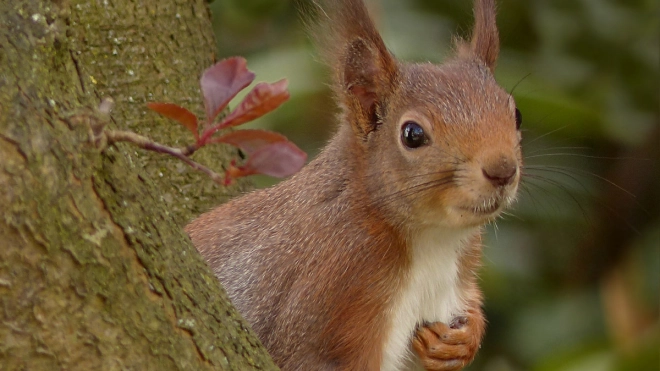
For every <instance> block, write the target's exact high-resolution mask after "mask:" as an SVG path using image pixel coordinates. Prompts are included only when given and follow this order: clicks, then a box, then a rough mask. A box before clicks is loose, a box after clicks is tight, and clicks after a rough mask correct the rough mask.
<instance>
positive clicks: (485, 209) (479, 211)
mask: <svg viewBox="0 0 660 371" xmlns="http://www.w3.org/2000/svg"><path fill="white" fill-rule="evenodd" d="M500 205H501V202H500V201H497V200H489V201H484V202H483V204H481V205H477V206H467V207H461V209H463V210H466V211H469V212H471V213H472V214H475V215H478V216H488V215H491V214H494V213H496V212H497V211H499V210H500Z"/></svg>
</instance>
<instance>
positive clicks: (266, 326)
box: [186, 0, 522, 370]
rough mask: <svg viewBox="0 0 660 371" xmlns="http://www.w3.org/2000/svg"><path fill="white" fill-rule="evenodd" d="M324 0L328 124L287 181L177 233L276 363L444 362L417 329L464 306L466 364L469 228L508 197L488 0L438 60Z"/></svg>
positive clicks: (451, 317)
mask: <svg viewBox="0 0 660 371" xmlns="http://www.w3.org/2000/svg"><path fill="white" fill-rule="evenodd" d="M327 3H328V4H326V6H325V7H324V9H323V11H321V12H320V15H321V17H325V18H326V19H325V20H322V21H321V22H322V23H324V24H325V26H324V27H322V28H321V30H322V31H320V32H319V33H318V34H319V35H321V36H320V37H319V38H320V39H322V40H323V41H322V43H321V44H322V45H324V46H326V49H325V53H326V54H325V56H326V58H327V60H328V61H329V64H330V66H331V67H332V70H333V73H334V85H333V88H334V92H335V95H336V99H337V102H338V103H339V106H340V107H341V109H342V113H341V115H340V117H339V121H340V125H339V129H338V131H337V133H336V134H335V136H334V137H333V138H332V139H331V141H330V143H329V144H328V145H327V146H326V147H325V148H324V149H323V150H322V152H321V153H320V154H319V156H318V157H317V158H316V159H314V160H313V161H312V162H311V163H310V164H308V165H307V166H306V167H305V168H304V169H303V170H301V172H299V173H298V174H296V175H295V176H293V177H292V178H291V179H289V180H287V181H284V182H282V183H280V184H278V185H276V186H274V187H272V188H269V189H265V190H258V191H254V192H251V193H249V194H246V195H244V196H242V197H240V198H237V199H234V200H232V201H230V202H228V203H227V204H225V205H222V206H220V207H218V208H216V209H214V210H212V211H210V212H208V213H206V214H204V215H202V216H200V217H199V218H198V219H196V220H194V221H193V222H192V223H191V224H190V225H188V226H187V227H186V231H187V232H188V233H189V235H190V237H191V239H192V241H193V243H194V244H195V246H196V248H197V249H198V250H199V251H200V253H201V254H202V255H203V256H204V257H205V258H206V260H207V261H208V263H209V264H210V266H211V268H212V269H213V271H214V272H215V274H216V275H217V276H218V278H219V280H220V281H221V282H222V284H223V286H224V287H225V289H226V290H227V292H228V294H229V297H230V298H231V299H232V302H233V303H234V305H235V306H236V307H237V308H238V310H239V311H240V312H241V313H242V314H243V316H244V317H245V318H246V320H247V321H248V322H249V323H250V324H251V325H252V327H253V329H254V330H255V331H256V333H257V334H258V336H259V338H260V339H261V341H262V342H263V343H264V345H265V346H266V348H267V349H268V350H269V352H270V353H271V355H272V356H273V358H274V359H275V361H276V362H277V364H278V365H279V366H280V367H281V368H282V369H284V370H331V369H332V370H335V369H336V370H378V369H383V370H386V369H387V370H390V369H391V370H398V369H403V368H404V367H407V366H408V365H410V364H411V363H412V362H415V361H417V362H420V363H422V364H423V365H424V367H426V368H427V369H449V368H434V366H433V365H437V364H438V363H437V362H435V361H437V357H436V356H435V355H434V353H433V351H432V349H436V348H437V347H433V346H430V345H429V340H428V339H429V338H428V337H425V336H426V335H427V334H426V333H425V332H423V330H424V329H425V328H426V326H427V324H433V323H439V324H445V327H446V328H447V331H449V329H450V327H451V328H453V329H457V328H460V327H461V326H463V325H464V324H465V323H468V321H467V320H465V321H464V320H462V319H460V318H469V326H467V325H466V326H467V327H465V328H466V329H469V331H467V330H465V329H463V330H461V331H463V333H468V332H469V334H468V335H469V336H468V335H465V338H466V339H469V341H467V340H466V341H465V344H464V345H465V347H467V348H466V349H468V350H467V351H463V350H461V351H460V352H458V351H455V352H458V353H461V354H462V353H466V355H462V356H456V357H458V358H456V359H458V360H459V361H460V364H465V363H467V362H469V361H471V359H472V357H473V356H474V353H475V352H476V349H477V348H478V345H479V342H480V340H481V337H482V334H483V331H484V323H485V321H484V319H483V314H482V311H481V309H480V307H481V300H482V299H481V293H480V291H479V289H478V286H477V284H476V277H475V270H476V269H477V268H478V264H479V257H480V233H481V227H482V226H483V225H484V224H485V223H487V222H489V221H491V220H493V219H495V218H496V217H497V216H498V215H499V213H500V212H501V211H502V210H503V209H504V208H506V207H507V206H508V205H509V204H510V203H511V202H512V201H513V199H514V197H515V193H516V190H517V185H518V180H519V177H520V170H519V169H520V166H521V164H522V159H521V154H520V147H519V141H520V133H519V131H518V127H519V121H520V114H519V112H518V111H517V109H516V106H515V102H514V101H513V98H512V97H511V96H510V95H509V94H508V93H506V92H505V91H504V90H502V89H501V88H500V87H499V86H498V85H497V83H496V82H495V80H494V78H493V75H492V71H493V70H494V68H495V62H496V59H497V54H498V51H499V41H498V35H497V28H496V25H495V5H494V1H493V0H477V1H476V3H475V18H476V19H475V27H474V29H473V33H472V38H471V41H470V42H469V43H468V42H464V41H460V40H459V41H457V55H456V56H455V57H454V58H452V59H451V60H449V61H448V62H446V63H445V64H443V65H439V66H438V65H433V64H430V63H422V64H406V63H402V62H399V61H397V60H396V59H395V58H394V57H393V56H392V54H391V53H390V52H389V51H388V50H387V48H386V47H385V44H384V43H383V41H382V39H381V38H380V36H379V34H378V32H377V31H376V29H375V27H374V25H373V22H372V21H371V19H370V18H369V16H368V13H367V10H366V8H365V7H364V5H363V4H362V1H359V0H340V1H333V2H327ZM457 318H459V319H460V320H458V321H457V320H456V319H457ZM456 323H460V324H459V325H456ZM450 324H454V325H456V327H452V326H454V325H451V326H450ZM432 328H434V329H436V330H434V331H436V333H437V332H438V331H440V330H437V329H438V328H439V327H438V326H435V327H432ZM464 330H465V331H464ZM456 331H458V330H456ZM452 334H453V333H452ZM452 336H454V335H452ZM440 338H441V337H440ZM420 344H422V345H420ZM412 347H414V349H415V354H416V356H414V355H413V353H412ZM452 349H453V348H452ZM461 349H463V348H461ZM450 353H451V352H450ZM467 353H469V354H467ZM452 354H453V353H452ZM434 357H435V358H434ZM452 360H453V358H452V359H450V360H449V361H448V362H454V361H452ZM459 361H455V362H459Z"/></svg>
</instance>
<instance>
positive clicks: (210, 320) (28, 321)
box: [0, 0, 275, 370]
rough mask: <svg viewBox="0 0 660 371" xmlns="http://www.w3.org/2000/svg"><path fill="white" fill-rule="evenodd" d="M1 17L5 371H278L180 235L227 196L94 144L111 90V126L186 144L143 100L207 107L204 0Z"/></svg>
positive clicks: (88, 5)
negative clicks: (202, 91)
mask: <svg viewBox="0 0 660 371" xmlns="http://www.w3.org/2000/svg"><path fill="white" fill-rule="evenodd" d="M0 24H2V25H3V27H0V190H1V191H0V215H1V219H0V370H59V369H69V370H127V369H133V370H211V369H213V370H220V369H222V370H225V369H227V370H229V369H235V370H245V369H273V368H275V366H274V365H273V364H272V362H271V361H270V359H269V357H268V355H267V354H266V353H265V352H264V351H263V348H262V347H261V345H260V343H259V341H258V340H257V339H256V338H255V337H254V336H253V334H252V333H251V331H250V330H249V328H248V327H247V325H246V324H245V322H244V321H243V320H242V319H241V318H240V316H239V315H238V314H237V313H236V312H235V310H234V309H233V308H231V306H230V305H229V304H228V300H227V297H226V295H225V294H224V292H223V291H222V289H221V287H220V285H219V283H218V282H217V280H216V278H215V277H214V276H213V274H212V273H211V272H210V271H209V269H208V267H207V266H206V265H205V263H204V262H203V261H202V259H201V257H200V256H199V255H198V254H197V252H196V251H195V249H194V247H192V245H191V244H190V242H189V240H188V238H187V237H186V236H185V234H184V233H183V232H182V230H181V226H182V224H183V223H185V221H186V220H187V219H189V218H190V217H191V216H192V215H193V214H195V213H198V212H199V210H201V209H203V208H205V207H206V208H207V207H210V206H212V204H213V203H218V202H219V200H216V201H211V199H212V198H213V197H214V196H213V194H219V193H222V192H224V191H223V190H222V189H220V188H218V187H216V186H214V185H213V183H211V182H210V181H209V180H206V179H203V180H202V178H197V177H198V174H196V173H195V172H193V171H188V169H185V168H183V166H182V165H180V164H178V163H177V162H176V161H170V160H169V159H167V160H165V159H161V158H159V157H152V156H148V155H146V154H144V153H143V152H140V151H136V150H135V149H133V148H131V147H129V146H117V147H109V148H105V149H99V148H96V147H95V146H94V144H93V143H92V142H91V141H90V135H89V134H90V128H89V123H90V122H91V121H94V120H98V119H100V118H98V117H97V115H96V114H95V112H94V109H93V107H95V106H97V105H98V103H99V101H100V98H101V97H105V96H111V97H113V98H114V99H115V101H116V102H117V105H116V109H115V111H114V112H113V116H112V121H113V123H112V124H111V126H115V127H117V126H119V127H122V128H125V129H132V130H135V131H140V132H142V133H144V134H147V135H149V136H151V137H154V138H156V139H157V140H159V141H163V142H165V143H169V144H176V142H177V140H183V139H182V138H184V137H185V133H184V131H183V130H181V128H178V127H176V126H174V125H172V124H171V123H168V122H164V121H162V120H159V119H157V118H156V116H155V115H151V114H148V113H146V110H145V105H144V103H145V102H146V101H171V102H176V103H180V104H185V105H186V106H191V107H194V106H195V105H197V106H200V105H201V103H200V102H201V99H200V97H199V90H198V85H197V80H198V76H199V75H200V73H201V71H202V70H203V69H204V68H206V67H208V66H209V65H211V64H212V62H213V58H214V57H213V48H214V42H213V38H212V34H211V29H210V23H209V15H208V10H207V8H206V5H205V3H204V1H202V0H199V1H187V0H186V1H177V0H164V1H158V2H148V1H143V2H139V1H130V0H118V1H104V0H99V1H85V2H76V1H67V0H61V1H54V2H47V1H40V0H14V1H3V2H0ZM198 111H199V110H198ZM204 155H206V156H209V157H212V158H213V159H214V160H215V161H216V162H218V163H219V161H220V160H225V161H226V160H227V158H228V155H229V153H228V152H215V153H210V152H209V153H207V154H202V156H204ZM202 161H203V160H202ZM160 173H162V174H163V176H162V178H161V176H160ZM154 175H156V176H154ZM186 198H187V199H186Z"/></svg>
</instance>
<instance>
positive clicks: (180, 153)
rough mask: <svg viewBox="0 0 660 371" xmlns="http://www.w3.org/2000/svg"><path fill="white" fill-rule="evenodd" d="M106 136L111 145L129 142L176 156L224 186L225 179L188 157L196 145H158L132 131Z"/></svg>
mask: <svg viewBox="0 0 660 371" xmlns="http://www.w3.org/2000/svg"><path fill="white" fill-rule="evenodd" d="M104 134H105V137H106V138H107V139H108V143H109V144H113V143H118V142H129V143H132V144H134V145H136V146H138V147H140V148H143V149H146V150H149V151H154V152H158V153H164V154H168V155H170V156H174V157H176V158H178V159H180V160H181V161H183V162H185V163H186V164H188V165H190V167H192V168H193V169H196V170H199V171H201V172H203V173H205V174H206V175H208V176H209V177H210V178H211V179H212V180H213V181H214V182H216V183H218V184H220V185H224V178H223V177H222V176H221V175H219V174H218V173H216V172H214V171H213V170H211V169H209V168H208V167H206V166H204V165H202V164H200V163H197V162H195V161H193V160H192V159H190V157H188V156H190V155H191V154H193V153H194V152H195V151H196V150H197V149H198V147H197V146H196V145H195V144H191V145H189V146H188V147H184V148H173V147H168V146H165V145H162V144H160V143H156V142H154V141H152V140H151V139H149V138H147V137H144V136H142V135H139V134H135V133H133V132H130V131H121V130H105V131H104Z"/></svg>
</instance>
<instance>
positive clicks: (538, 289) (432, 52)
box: [211, 0, 660, 371]
mask: <svg viewBox="0 0 660 371" xmlns="http://www.w3.org/2000/svg"><path fill="white" fill-rule="evenodd" d="M370 5H371V7H372V8H373V13H374V14H375V18H376V19H377V23H378V24H379V26H380V28H381V30H382V34H383V37H384V39H385V41H386V43H387V44H388V46H389V48H390V49H391V50H392V51H393V52H394V53H395V54H396V55H397V56H398V57H399V58H401V59H404V60H412V61H427V60H428V61H433V62H441V61H442V60H443V58H445V57H446V56H447V55H449V54H450V53H451V42H450V40H451V35H452V34H455V33H458V34H459V35H463V36H467V34H468V31H469V29H470V26H471V22H472V14H471V2H470V1H466V0H416V1H404V0H375V1H372V2H371V4H370ZM211 8H212V11H213V14H214V24H215V28H216V30H217V36H218V43H219V45H218V47H219V50H220V56H221V57H227V56H231V55H243V56H245V57H246V58H247V59H248V65H249V66H250V68H251V69H253V70H254V71H255V72H256V73H257V80H258V81H264V80H265V81H271V82H272V81H275V80H277V79H280V78H282V77H286V78H288V79H289V81H290V90H291V93H292V99H291V101H290V102H288V103H287V104H285V105H284V106H283V107H281V108H280V109H278V111H276V112H275V113H274V114H271V115H269V116H268V117H265V118H263V119H261V120H260V121H258V122H256V123H255V124H254V126H259V127H267V128H269V129H272V130H276V131H279V132H282V133H284V134H286V135H287V136H288V137H289V138H290V139H291V140H293V141H294V142H296V143H297V144H298V145H299V146H300V147H301V148H303V149H304V150H306V151H307V152H308V153H309V154H310V156H313V155H315V154H316V153H317V152H318V149H319V148H320V147H322V146H323V144H324V143H325V141H326V140H327V139H328V137H329V136H330V135H331V134H332V132H333V130H334V128H335V122H334V114H335V112H336V109H335V106H334V103H333V102H332V101H331V98H330V94H329V91H328V89H327V87H326V84H327V81H328V73H327V71H326V70H325V67H324V65H323V63H322V62H320V61H316V60H315V59H314V51H313V50H314V49H313V46H312V45H311V44H310V42H309V41H308V39H307V37H306V35H305V33H304V30H303V29H304V27H303V25H302V23H301V22H300V21H299V19H298V14H297V11H296V7H295V5H294V4H293V2H291V1H286V0H216V1H215V2H213V3H212V4H211ZM658 10H659V6H658V2H657V1H655V0H632V1H630V0H626V1H624V0H534V1H529V0H501V1H499V15H498V24H499V27H500V32H501V40H502V52H501V57H500V60H499V66H498V70H497V74H496V77H497V79H498V81H499V82H500V83H501V85H502V86H504V87H505V88H506V89H509V90H513V94H514V96H515V98H516V101H517V103H518V106H519V108H520V110H521V111H522V114H523V116H524V122H523V127H524V136H525V141H524V142H523V146H524V152H525V154H526V171H525V172H526V173H527V175H526V177H525V181H524V184H523V187H522V189H521V195H520V196H521V197H520V200H519V201H518V203H517V204H516V205H515V207H514V208H513V209H512V210H511V211H510V212H509V213H508V214H507V215H506V216H505V217H504V218H502V220H500V221H499V222H497V225H491V226H489V227H488V236H487V241H486V242H487V247H486V249H485V260H484V268H483V271H482V273H481V278H482V287H483V288H484V291H485V295H486V305H485V310H486V312H487V317H488V319H489V322H490V324H489V329H488V333H487V337H486V339H485V342H484V345H483V348H482V350H481V352H480V354H479V356H478V359H477V360H476V361H475V363H474V364H473V365H472V366H471V367H470V369H471V370H488V371H499V370H502V371H504V370H539V371H546V370H547V371H549V370H567V371H568V370H584V371H592V370H593V371H600V370H603V371H604V370H621V371H623V370H625V371H628V370H658V369H659V367H660V356H659V349H660V331H659V330H660V324H659V321H658V304H659V302H660V257H659V248H660V212H659V204H660V184H659V183H660V181H659V179H660V177H659V174H658V158H659V153H660V151H659V148H660V140H659V136H660V113H659V110H658V104H659V102H660V99H659V86H660V85H659V71H658V69H659V60H660V57H659V56H660V50H659V45H660V43H659V32H660V31H659V29H658V25H659V19H660V17H659V11H658ZM257 182H258V184H259V185H261V186H267V185H269V184H272V180H269V179H265V178H259V179H258V180H257Z"/></svg>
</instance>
